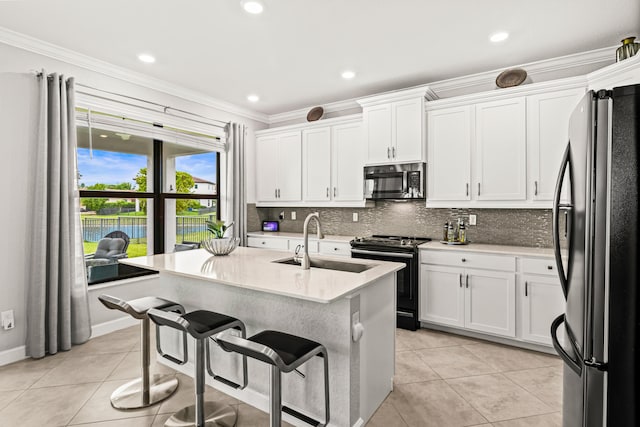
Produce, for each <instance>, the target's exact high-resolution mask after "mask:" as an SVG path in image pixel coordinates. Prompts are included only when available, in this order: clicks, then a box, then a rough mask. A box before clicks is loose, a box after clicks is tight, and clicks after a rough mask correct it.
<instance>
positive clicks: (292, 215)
mask: <svg viewBox="0 0 640 427" xmlns="http://www.w3.org/2000/svg"><path fill="white" fill-rule="evenodd" d="M297 218H298V216H297V215H296V211H291V220H292V221H295V220H296V219H297Z"/></svg>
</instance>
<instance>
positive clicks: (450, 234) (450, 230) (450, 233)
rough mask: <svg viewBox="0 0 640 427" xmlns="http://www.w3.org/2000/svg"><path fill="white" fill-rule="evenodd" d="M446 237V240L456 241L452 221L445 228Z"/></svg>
mask: <svg viewBox="0 0 640 427" xmlns="http://www.w3.org/2000/svg"><path fill="white" fill-rule="evenodd" d="M447 237H448V239H447V241H448V242H455V241H456V230H455V229H454V228H453V221H450V222H449V227H448V228H447Z"/></svg>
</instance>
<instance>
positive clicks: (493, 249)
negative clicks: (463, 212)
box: [419, 241, 554, 258]
mask: <svg viewBox="0 0 640 427" xmlns="http://www.w3.org/2000/svg"><path fill="white" fill-rule="evenodd" d="M419 248H420V249H431V250H443V251H464V252H484V253H492V254H499V255H516V256H535V257H545V258H550V257H553V256H554V254H553V248H532V247H527V246H507V245H489V244H484V243H469V244H468V245H445V244H444V243H440V242H437V241H431V242H427V243H423V244H422V245H420V246H419Z"/></svg>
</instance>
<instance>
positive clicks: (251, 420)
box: [236, 403, 293, 427]
mask: <svg viewBox="0 0 640 427" xmlns="http://www.w3.org/2000/svg"><path fill="white" fill-rule="evenodd" d="M237 410H238V422H237V424H236V427H266V426H268V425H269V414H267V413H266V412H262V411H261V410H259V409H257V408H254V407H253V406H251V405H247V404H245V403H241V404H239V405H238V406H237ZM282 425H283V426H284V427H293V426H292V425H291V424H289V423H287V422H284V421H283V422H282Z"/></svg>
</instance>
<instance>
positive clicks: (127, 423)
mask: <svg viewBox="0 0 640 427" xmlns="http://www.w3.org/2000/svg"><path fill="white" fill-rule="evenodd" d="M153 418H154V417H135V418H126V419H122V420H113V421H100V422H95V423H87V424H78V425H80V426H91V427H149V426H150V425H151V424H152V423H153Z"/></svg>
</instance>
